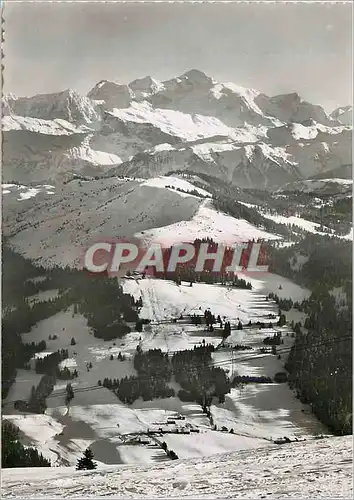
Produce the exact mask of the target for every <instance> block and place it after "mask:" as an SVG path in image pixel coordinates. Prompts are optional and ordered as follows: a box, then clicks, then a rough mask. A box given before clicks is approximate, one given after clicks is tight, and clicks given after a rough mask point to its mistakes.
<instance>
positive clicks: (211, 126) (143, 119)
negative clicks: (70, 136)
mask: <svg viewBox="0 0 354 500" xmlns="http://www.w3.org/2000/svg"><path fill="white" fill-rule="evenodd" d="M109 114H111V115H112V116H114V117H116V118H119V119H120V120H122V121H130V122H134V123H151V124H152V125H154V126H155V127H157V128H159V129H160V130H162V131H163V132H165V133H167V134H170V135H172V136H177V137H180V138H181V139H184V140H187V141H194V140H197V139H202V138H207V137H213V136H215V135H223V136H226V137H230V138H232V139H234V140H235V141H240V142H245V141H247V142H254V141H255V140H257V139H256V136H255V133H254V131H253V130H250V131H248V130H247V129H233V128H231V127H228V126H227V125H225V124H224V123H222V122H221V121H220V120H219V119H218V118H214V117H212V116H203V115H198V114H195V115H189V114H186V113H182V112H180V111H174V110H169V109H168V110H167V109H159V108H153V107H152V105H151V104H150V103H149V102H147V101H143V102H132V103H131V106H130V107H129V108H126V109H116V108H115V109H113V110H112V111H110V112H109Z"/></svg>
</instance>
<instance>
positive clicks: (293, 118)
mask: <svg viewBox="0 0 354 500" xmlns="http://www.w3.org/2000/svg"><path fill="white" fill-rule="evenodd" d="M255 100H256V103H257V104H258V106H259V107H260V108H261V109H262V111H263V112H264V113H265V114H267V115H270V116H274V117H275V118H278V119H279V120H280V121H282V122H288V123H291V122H296V123H304V124H305V123H309V122H310V121H311V120H313V121H315V122H317V123H322V124H323V125H333V124H334V123H333V120H332V119H331V118H330V117H329V116H328V115H327V113H326V112H325V110H324V109H323V108H322V107H321V106H317V105H314V104H311V103H309V102H306V101H303V100H302V99H301V97H300V96H299V94H298V93H297V92H292V93H290V94H280V95H276V96H273V97H266V96H264V95H263V94H260V95H259V96H257V97H256V99H255Z"/></svg>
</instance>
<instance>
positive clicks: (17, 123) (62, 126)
mask: <svg viewBox="0 0 354 500" xmlns="http://www.w3.org/2000/svg"><path fill="white" fill-rule="evenodd" d="M2 127H3V132H9V131H12V130H26V131H28V132H36V133H38V134H43V135H72V134H87V133H89V132H90V131H91V129H89V128H88V127H86V126H84V125H81V126H77V125H74V124H72V123H70V122H68V121H66V120H62V119H60V118H55V119H54V120H43V119H41V118H30V117H28V116H16V115H11V116H10V115H8V116H3V118H2Z"/></svg>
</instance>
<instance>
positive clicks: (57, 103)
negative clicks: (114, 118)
mask: <svg viewBox="0 0 354 500" xmlns="http://www.w3.org/2000/svg"><path fill="white" fill-rule="evenodd" d="M5 104H7V106H6V105H5V109H4V110H3V112H6V111H10V112H11V114H14V115H18V116H26V117H31V118H40V119H43V120H53V119H58V118H59V119H62V120H67V121H69V122H73V121H75V122H80V123H91V122H92V121H96V120H97V119H98V113H97V111H96V109H95V106H94V105H93V103H92V102H91V100H90V99H88V98H87V97H85V96H82V95H80V94H79V93H78V92H76V91H75V90H72V89H66V90H64V91H62V92H54V93H51V94H38V95H35V96H33V97H19V98H16V99H13V98H12V97H11V98H10V99H7V101H6V100H5Z"/></svg>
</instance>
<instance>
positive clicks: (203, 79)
mask: <svg viewBox="0 0 354 500" xmlns="http://www.w3.org/2000/svg"><path fill="white" fill-rule="evenodd" d="M183 77H184V78H188V80H190V81H191V82H193V83H195V84H199V85H212V84H213V79H212V78H210V77H209V76H207V75H206V74H205V73H203V71H199V70H198V69H190V70H189V71H186V72H185V73H183V75H182V76H181V77H180V78H183Z"/></svg>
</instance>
